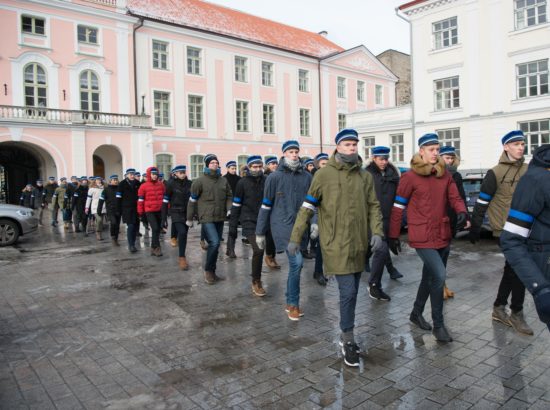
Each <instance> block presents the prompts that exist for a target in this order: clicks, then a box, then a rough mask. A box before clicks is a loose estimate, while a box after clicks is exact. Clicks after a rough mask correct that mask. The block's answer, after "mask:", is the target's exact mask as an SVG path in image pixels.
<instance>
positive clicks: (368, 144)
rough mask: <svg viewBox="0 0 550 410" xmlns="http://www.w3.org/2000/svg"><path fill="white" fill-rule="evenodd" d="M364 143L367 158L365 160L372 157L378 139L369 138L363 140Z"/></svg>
mask: <svg viewBox="0 0 550 410" xmlns="http://www.w3.org/2000/svg"><path fill="white" fill-rule="evenodd" d="M363 143H364V144H365V156H364V158H370V157H372V149H373V148H374V147H375V146H376V137H374V136H369V137H365V138H363Z"/></svg>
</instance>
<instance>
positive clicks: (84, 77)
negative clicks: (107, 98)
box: [79, 70, 100, 111]
mask: <svg viewBox="0 0 550 410" xmlns="http://www.w3.org/2000/svg"><path fill="white" fill-rule="evenodd" d="M79 82H80V109H81V110H82V111H99V92H100V90H99V79H98V78H97V74H96V73H94V72H93V71H92V70H85V71H83V72H82V73H80V81H79Z"/></svg>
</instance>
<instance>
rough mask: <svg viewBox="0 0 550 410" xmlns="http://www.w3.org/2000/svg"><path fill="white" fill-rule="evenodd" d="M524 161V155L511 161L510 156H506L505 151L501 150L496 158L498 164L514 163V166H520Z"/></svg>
mask: <svg viewBox="0 0 550 410" xmlns="http://www.w3.org/2000/svg"><path fill="white" fill-rule="evenodd" d="M524 162H525V157H521V159H519V160H517V161H512V160H511V159H510V158H508V155H507V154H506V151H502V154H500V158H499V160H498V163H499V164H504V165H515V166H518V167H520V166H522V165H523V163H524Z"/></svg>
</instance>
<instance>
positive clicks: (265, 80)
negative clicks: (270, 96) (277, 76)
mask: <svg viewBox="0 0 550 410" xmlns="http://www.w3.org/2000/svg"><path fill="white" fill-rule="evenodd" d="M262 85H263V86H265V87H273V63H268V62H266V61H262Z"/></svg>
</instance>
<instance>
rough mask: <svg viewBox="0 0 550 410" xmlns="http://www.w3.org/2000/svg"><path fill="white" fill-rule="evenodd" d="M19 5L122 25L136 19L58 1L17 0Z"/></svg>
mask: <svg viewBox="0 0 550 410" xmlns="http://www.w3.org/2000/svg"><path fill="white" fill-rule="evenodd" d="M19 2H20V3H27V4H38V5H41V6H45V7H51V8H57V9H60V10H67V11H74V12H77V13H82V14H87V15H90V16H95V17H103V18H107V19H111V20H113V19H114V20H118V21H122V22H124V23H129V24H135V23H137V22H138V19H137V18H136V17H134V16H131V15H129V14H125V13H118V12H117V11H115V10H113V11H110V10H104V9H100V8H97V7H93V6H92V5H91V4H90V6H87V5H84V4H77V3H70V2H67V1H60V0H19Z"/></svg>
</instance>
